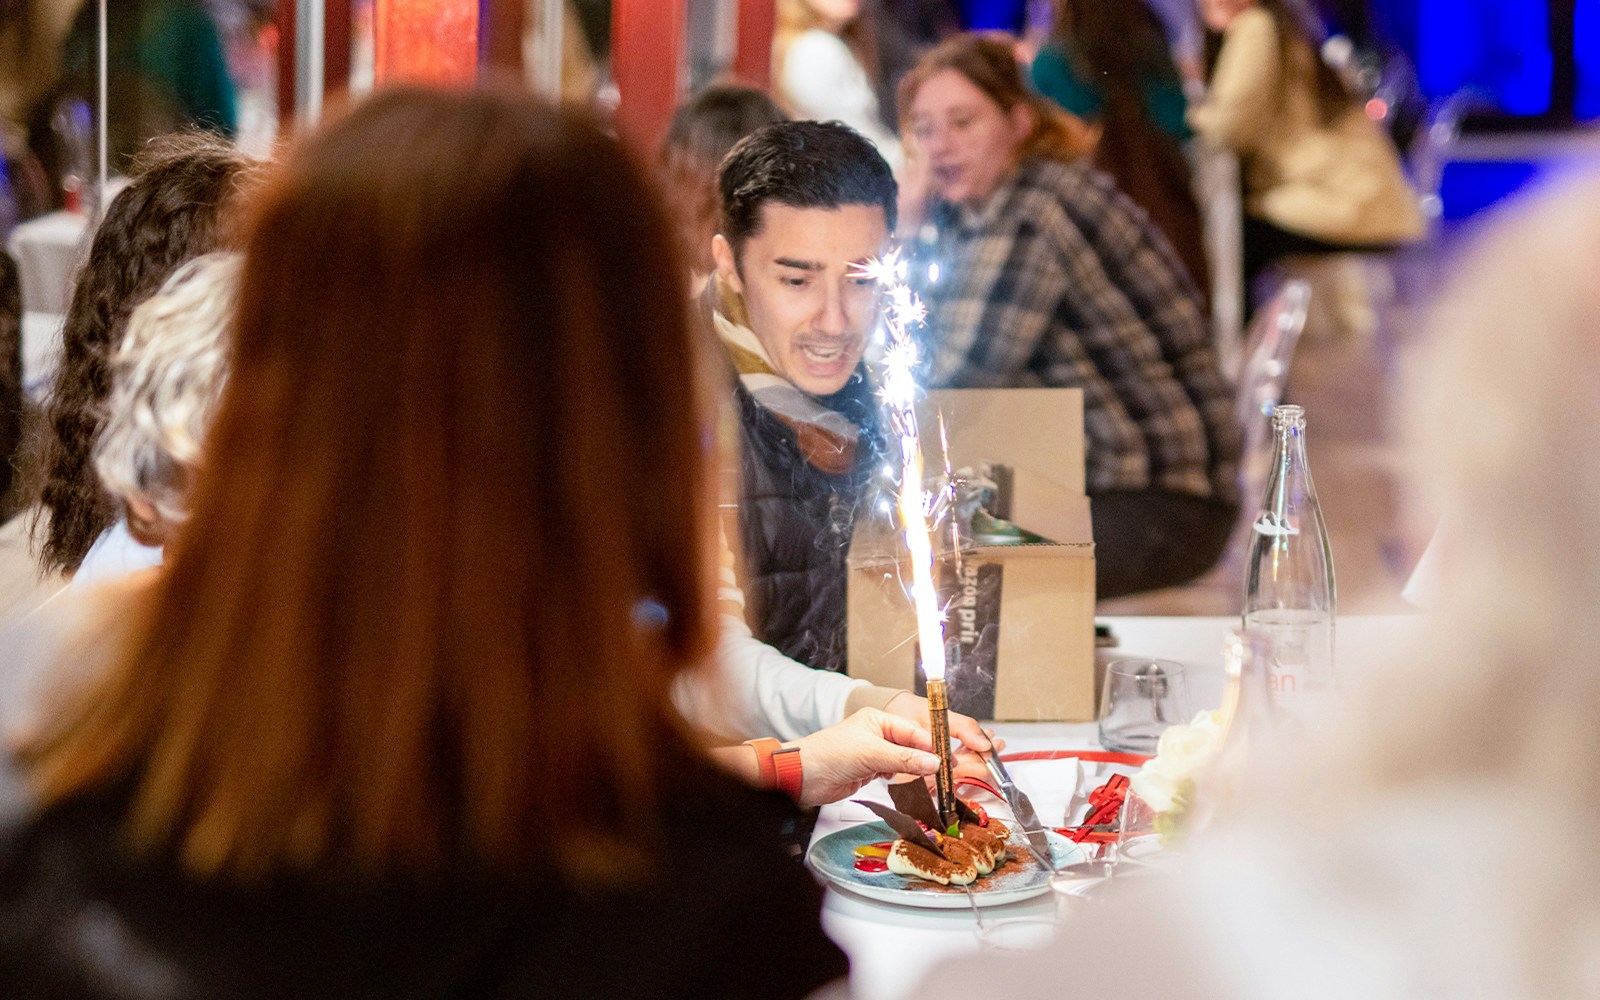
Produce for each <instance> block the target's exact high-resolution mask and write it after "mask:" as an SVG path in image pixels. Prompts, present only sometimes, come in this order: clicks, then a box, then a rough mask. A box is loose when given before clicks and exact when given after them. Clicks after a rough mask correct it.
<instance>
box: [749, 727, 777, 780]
mask: <svg viewBox="0 0 1600 1000" xmlns="http://www.w3.org/2000/svg"><path fill="white" fill-rule="evenodd" d="M744 745H745V746H747V747H749V748H750V749H752V750H754V751H755V752H756V766H757V767H759V768H760V769H761V787H762V788H777V787H778V767H777V765H776V764H775V763H773V760H772V755H773V754H775V753H777V752H778V751H779V750H781V749H783V744H782V743H779V742H778V741H777V740H775V739H773V738H772V737H770V736H762V737H760V738H759V739H754V740H745V741H744Z"/></svg>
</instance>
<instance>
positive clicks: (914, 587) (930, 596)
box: [856, 250, 956, 827]
mask: <svg viewBox="0 0 1600 1000" xmlns="http://www.w3.org/2000/svg"><path fill="white" fill-rule="evenodd" d="M856 273H857V274H858V275H859V276H861V277H864V278H870V279H872V280H873V281H875V282H876V283H877V285H878V287H879V288H881V289H882V290H883V293H884V296H885V298H886V299H887V303H886V307H885V309H884V329H885V330H886V332H887V334H888V348H887V350H886V352H885V355H884V359H883V373H884V374H883V384H882V386H881V387H880V389H879V395H880V396H881V397H882V399H883V401H884V403H885V404H886V405H887V407H888V411H889V425H890V428H891V429H892V431H893V433H894V435H895V436H896V437H898V438H899V439H900V497H899V504H898V506H899V512H900V524H901V527H902V528H903V530H904V532H905V540H906V548H907V549H908V550H909V551H910V553H911V603H912V607H913V608H914V609H915V611H916V615H917V641H918V643H919V645H920V648H921V652H922V676H923V678H924V679H925V680H926V681H927V688H928V717H929V720H930V721H931V722H932V729H933V749H934V752H935V753H936V754H938V755H939V773H938V776H937V778H936V779H935V782H936V789H937V791H938V797H939V817H940V819H941V820H942V821H943V822H944V824H945V826H946V827H949V826H951V825H953V824H954V823H955V822H956V792H955V777H954V773H953V772H952V770H951V763H950V711H949V705H948V702H947V696H946V693H945V686H944V674H945V662H944V615H943V613H942V612H940V610H939V602H938V594H937V592H936V591H935V589H934V584H933V530H934V529H933V523H932V499H933V497H932V495H931V494H929V493H928V491H927V490H925V489H924V488H923V485H922V476H923V466H922V439H921V436H920V435H919V434H918V431H917V409H916V394H917V382H916V378H915V376H914V375H913V374H912V373H913V371H914V369H915V368H916V365H917V360H918V351H917V345H916V342H915V341H914V340H913V339H912V337H911V330H912V328H913V327H915V326H917V325H919V324H921V323H922V321H923V319H924V318H925V317H926V316H927V310H926V309H925V308H924V307H923V305H922V301H921V300H920V299H918V298H917V296H916V295H915V294H914V293H913V292H912V291H911V289H910V287H909V286H908V285H906V281H905V277H906V264H905V261H903V260H902V259H901V257H900V251H898V250H895V251H893V252H891V253H889V254H888V255H887V256H885V257H883V258H881V259H878V260H872V261H868V262H867V263H865V264H863V265H861V266H860V267H859V268H857V271H856Z"/></svg>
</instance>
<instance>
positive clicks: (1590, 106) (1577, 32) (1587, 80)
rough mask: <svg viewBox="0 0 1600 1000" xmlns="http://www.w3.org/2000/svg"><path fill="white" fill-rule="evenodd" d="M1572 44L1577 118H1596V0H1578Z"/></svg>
mask: <svg viewBox="0 0 1600 1000" xmlns="http://www.w3.org/2000/svg"><path fill="white" fill-rule="evenodd" d="M1573 37H1574V38H1576V41H1575V42H1574V43H1573V45H1572V49H1573V53H1574V54H1575V55H1576V57H1577V60H1578V102H1577V103H1578V107H1577V115H1578V117H1579V118H1600V0H1578V16H1577V20H1576V22H1575V24H1574V29H1573Z"/></svg>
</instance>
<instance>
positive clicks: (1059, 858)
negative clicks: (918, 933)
mask: <svg viewBox="0 0 1600 1000" xmlns="http://www.w3.org/2000/svg"><path fill="white" fill-rule="evenodd" d="M1045 838H1046V839H1047V840H1048V841H1049V844H1050V859H1051V860H1052V861H1054V862H1055V864H1056V866H1057V867H1060V866H1062V865H1072V864H1078V863H1079V862H1083V861H1088V860H1089V853H1088V851H1086V850H1085V849H1084V848H1082V847H1080V846H1079V845H1077V844H1074V843H1073V842H1072V841H1070V840H1068V839H1067V838H1065V837H1063V836H1061V835H1060V834H1058V833H1055V832H1053V831H1049V830H1046V831H1045ZM894 839H895V834H894V831H893V830H891V829H889V826H888V824H886V823H861V824H859V825H856V826H852V827H848V828H846V829H844V830H836V831H834V832H833V833H830V834H828V835H827V836H826V837H823V838H821V839H820V840H817V841H816V842H815V843H813V844H812V845H811V850H809V851H807V852H806V863H807V864H809V865H810V866H811V868H812V870H814V871H816V872H817V873H819V874H820V875H822V876H823V877H824V878H826V879H827V880H828V881H829V882H831V883H833V884H834V885H836V886H838V887H839V888H841V889H847V890H849V891H850V892H854V893H857V894H859V895H862V896H866V897H867V898H868V899H876V900H879V901H880V902H884V903H898V904H900V905H902V906H921V907H935V908H940V907H952V908H953V907H958V906H966V905H967V894H966V892H964V891H963V890H962V888H961V887H960V886H957V885H940V884H939V883H937V882H929V881H927V880H926V879H920V878H906V877H905V876H903V875H896V874H895V873H893V872H876V873H873V872H863V871H858V870H857V869H856V848H858V847H862V846H864V845H866V844H873V843H877V842H879V841H884V840H888V841H892V840H894ZM1006 853H1007V854H1008V855H1010V856H1009V857H1008V858H1007V859H1006V862H1005V864H1003V865H1001V866H1000V867H999V869H997V870H996V871H994V872H992V873H990V874H988V875H984V876H981V877H980V878H979V879H978V880H977V881H976V882H974V883H972V898H973V901H974V902H976V903H977V904H978V905H979V906H999V905H1001V904H1003V903H1015V902H1017V901H1018V900H1022V899H1031V898H1032V897H1034V896H1039V895H1042V894H1044V893H1046V892H1049V891H1050V873H1049V872H1047V871H1046V870H1045V868H1044V866H1043V865H1041V864H1040V863H1039V861H1038V859H1036V858H1035V857H1033V855H1031V854H1029V853H1028V848H1027V845H1026V844H1025V843H1024V842H1023V840H1022V835H1021V834H1020V833H1018V832H1016V831H1012V834H1011V839H1010V841H1009V843H1007V845H1006Z"/></svg>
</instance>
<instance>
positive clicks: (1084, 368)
mask: <svg viewBox="0 0 1600 1000" xmlns="http://www.w3.org/2000/svg"><path fill="white" fill-rule="evenodd" d="M935 218H936V220H937V221H938V222H939V223H940V224H939V226H938V236H937V239H936V240H935V241H934V243H933V246H932V250H933V253H934V255H935V257H936V259H937V261H938V263H939V265H940V267H941V268H942V273H939V274H938V275H937V278H936V280H933V281H929V282H926V284H925V287H923V288H921V289H919V291H921V293H922V296H923V299H924V300H925V301H926V303H927V305H928V313H929V320H928V323H929V333H930V336H931V337H932V338H933V345H932V373H931V378H932V384H934V385H936V386H947V387H955V388H963V387H990V388H1004V387H1018V386H1065V387H1069V388H1079V389H1082V390H1083V406H1084V429H1085V435H1086V437H1087V438H1088V456H1087V480H1088V489H1089V491H1090V492H1091V493H1095V492H1105V491H1111V490H1145V489H1152V488H1160V489H1168V490H1174V491H1177V492H1180V493H1187V494H1191V495H1193V496H1198V497H1202V498H1216V499H1219V500H1223V501H1226V502H1233V501H1235V500H1236V499H1237V490H1238V488H1237V484H1236V482H1235V476H1236V473H1237V464H1238V458H1239V430H1238V426H1237V424H1236V423H1235V418H1234V394H1233V390H1232V389H1231V388H1230V387H1229V385H1228V383H1227V381H1226V380H1225V379H1224V378H1223V376H1222V372H1221V370H1220V369H1219V368H1218V367H1217V362H1216V357H1215V355H1214V354H1213V353H1212V349H1211V343H1210V340H1209V336H1208V333H1207V328H1206V322H1205V317H1204V315H1203V313H1202V309H1201V300H1200V296H1199V294H1198V293H1197V292H1196V291H1195V289H1194V286H1193V285H1192V284H1191V283H1190V282H1189V280H1188V278H1187V277H1186V276H1185V275H1184V273H1183V266H1182V264H1180V263H1179V261H1178V258H1177V256H1176V254H1174V252H1173V250H1172V248H1171V246H1170V245H1169V244H1168V243H1167V241H1166V239H1165V238H1164V237H1163V236H1162V235H1161V234H1160V233H1159V232H1157V231H1156V230H1155V229H1154V228H1153V227H1152V226H1151V225H1150V224H1149V222H1148V221H1147V219H1146V217H1145V214H1144V212H1143V211H1142V210H1140V209H1139V208H1137V207H1135V206H1134V204H1133V202H1131V201H1129V200H1128V198H1127V196H1126V195H1124V194H1123V193H1122V192H1121V191H1119V190H1117V188H1116V186H1115V185H1114V184H1113V183H1112V181H1111V179H1110V178H1109V177H1107V176H1106V175H1105V174H1102V173H1100V172H1099V171H1097V170H1094V169H1093V168H1091V167H1088V166H1084V165H1080V164H1068V163H1059V162H1056V161H1050V160H1029V161H1026V162H1024V163H1023V164H1022V166H1021V167H1020V168H1019V169H1018V171H1017V174H1016V176H1015V177H1014V178H1013V179H1012V180H1011V181H1010V182H1009V183H1008V184H1007V185H1006V186H1005V187H1004V188H1002V189H1001V190H1000V191H999V192H997V193H996V194H995V196H994V197H993V198H992V199H991V200H990V202H989V204H988V205H987V206H986V207H985V208H984V209H983V211H982V212H979V213H972V212H968V211H964V210H958V209H956V208H955V207H954V206H951V205H942V206H940V210H939V211H938V213H937V214H936V216H935ZM912 271H913V273H914V274H916V275H918V276H920V277H922V278H924V279H926V278H927V277H928V275H929V273H930V269H929V268H928V267H926V266H923V267H915V268H913V269H912Z"/></svg>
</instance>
